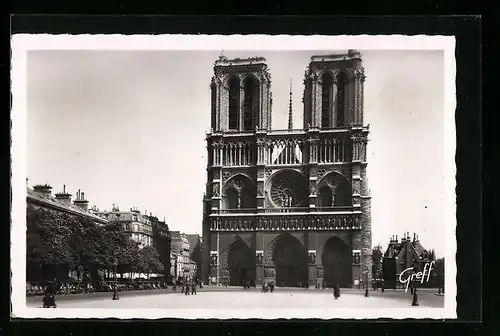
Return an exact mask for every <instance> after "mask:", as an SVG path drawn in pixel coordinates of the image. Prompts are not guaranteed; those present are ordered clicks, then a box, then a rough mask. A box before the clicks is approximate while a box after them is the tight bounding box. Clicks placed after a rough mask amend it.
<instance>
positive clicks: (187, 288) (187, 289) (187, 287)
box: [185, 282, 189, 295]
mask: <svg viewBox="0 0 500 336" xmlns="http://www.w3.org/2000/svg"><path fill="white" fill-rule="evenodd" d="M185 291H186V292H185V293H186V295H189V283H188V282H186V286H185Z"/></svg>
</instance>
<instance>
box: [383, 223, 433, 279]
mask: <svg viewBox="0 0 500 336" xmlns="http://www.w3.org/2000/svg"><path fill="white" fill-rule="evenodd" d="M432 261H436V256H435V253H434V251H433V250H427V249H425V248H424V247H423V246H422V244H421V243H420V240H419V238H418V235H416V234H415V233H414V234H413V240H412V239H411V237H410V233H409V232H406V233H404V234H403V237H402V238H401V240H398V236H395V237H391V239H390V241H389V245H388V246H387V250H386V251H385V253H384V258H383V262H382V275H383V277H384V285H385V286H387V288H396V287H397V286H401V285H402V284H401V283H400V281H399V276H400V274H401V273H402V272H404V271H405V270H406V273H408V271H407V270H409V269H411V270H413V271H415V272H423V270H424V266H425V264H428V263H430V262H432ZM434 274H435V273H433V274H431V275H434ZM434 282H435V279H434V278H432V277H429V281H428V282H426V283H425V285H434Z"/></svg>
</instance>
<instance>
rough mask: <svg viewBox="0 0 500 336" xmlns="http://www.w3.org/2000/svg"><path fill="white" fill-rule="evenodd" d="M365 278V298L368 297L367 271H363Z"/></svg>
mask: <svg viewBox="0 0 500 336" xmlns="http://www.w3.org/2000/svg"><path fill="white" fill-rule="evenodd" d="M365 275H366V276H365V278H366V282H365V297H368V271H365Z"/></svg>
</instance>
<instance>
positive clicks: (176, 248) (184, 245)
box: [170, 231, 191, 279]
mask: <svg viewBox="0 0 500 336" xmlns="http://www.w3.org/2000/svg"><path fill="white" fill-rule="evenodd" d="M170 237H171V243H170V244H171V250H172V252H173V253H174V254H175V256H176V264H177V267H176V270H175V275H176V277H177V278H178V279H182V278H188V277H189V271H190V266H189V262H190V259H191V258H190V257H191V256H190V253H189V247H190V246H189V240H188V239H187V236H186V234H184V233H181V232H179V231H171V232H170Z"/></svg>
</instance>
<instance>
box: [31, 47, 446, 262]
mask: <svg viewBox="0 0 500 336" xmlns="http://www.w3.org/2000/svg"><path fill="white" fill-rule="evenodd" d="M360 51H361V53H362V56H363V66H364V68H365V74H366V76H367V78H366V82H365V89H364V94H365V96H364V115H365V117H364V119H365V124H370V137H369V139H370V142H369V144H368V179H369V184H370V189H371V195H372V233H373V238H372V242H373V245H377V244H381V245H382V246H383V247H384V249H385V247H386V246H387V243H388V241H389V237H390V236H392V235H398V236H399V237H401V236H402V235H403V233H404V232H407V231H408V232H410V234H411V235H412V236H413V232H415V233H417V234H418V235H419V238H420V241H421V243H422V245H423V246H424V247H425V248H427V249H432V248H434V249H435V250H436V254H437V256H438V257H439V256H443V255H444V252H445V251H444V246H443V238H444V232H445V228H444V226H445V225H444V220H445V213H444V188H445V185H444V148H445V147H444V146H445V143H444V53H443V51H436V50H432V51H425V50H422V51H402V50H401V51H395V50H384V51H375V50H360ZM339 52H343V53H345V52H346V50H318V51H286V52H281V51H262V52H259V51H249V52H245V51H225V52H224V56H226V57H228V58H236V57H240V58H245V57H255V56H262V57H265V58H266V59H267V64H268V66H269V69H270V72H271V77H272V87H271V90H272V92H273V120H272V125H273V128H274V129H284V128H287V118H288V100H289V86H290V80H291V81H292V93H293V95H292V97H293V111H294V126H295V128H300V127H301V126H302V113H303V111H302V103H301V99H302V91H303V84H302V81H303V77H304V71H305V69H306V67H307V65H308V63H309V61H310V57H311V56H312V55H326V54H332V53H339ZM220 54H221V52H214V51H206V52H204V51H154V50H150V51H146V50H144V51H96V50H88V51H86V50H84V51H82V50H78V51H77V50H75V51H66V50H45V51H40V50H37V51H29V52H28V71H27V76H28V78H27V83H28V99H27V104H28V105H27V107H28V109H27V164H28V167H27V171H28V176H27V178H28V185H29V186H30V187H31V186H33V185H36V184H43V183H48V184H50V185H52V187H53V188H54V189H53V191H54V192H60V191H62V188H63V185H66V189H67V191H69V192H70V193H72V194H73V195H75V193H76V190H78V189H80V190H81V191H82V192H84V193H85V196H86V198H87V199H88V200H89V201H90V205H96V206H97V207H98V208H99V209H100V210H104V209H106V210H110V209H111V207H112V206H113V204H116V205H118V206H119V207H120V210H128V209H130V208H131V207H137V208H139V209H140V210H141V211H142V212H144V211H147V212H148V213H149V212H151V213H153V214H154V215H156V216H158V217H159V218H161V219H162V218H164V217H165V219H166V221H167V224H168V225H169V227H170V229H171V230H180V231H183V232H186V233H199V234H201V231H202V230H201V223H202V198H203V192H204V191H205V183H206V170H205V169H206V166H207V162H206V142H205V132H207V131H208V130H209V129H210V106H211V104H210V88H209V85H210V79H211V76H212V74H213V63H214V61H215V60H216V59H217V58H218V57H219V55H220Z"/></svg>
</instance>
